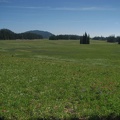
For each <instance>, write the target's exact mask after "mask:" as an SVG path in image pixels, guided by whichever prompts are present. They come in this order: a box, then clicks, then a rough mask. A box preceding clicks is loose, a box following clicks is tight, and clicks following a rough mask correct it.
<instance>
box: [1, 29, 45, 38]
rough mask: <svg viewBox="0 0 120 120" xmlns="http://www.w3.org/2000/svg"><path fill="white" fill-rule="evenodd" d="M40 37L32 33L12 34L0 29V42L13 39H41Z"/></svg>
mask: <svg viewBox="0 0 120 120" xmlns="http://www.w3.org/2000/svg"><path fill="white" fill-rule="evenodd" d="M42 38H43V37H42V36H41V35H37V34H34V33H29V32H25V33H19V34H17V33H14V32H12V31H11V30H8V29H1V30H0V40H14V39H30V40H31V39H42Z"/></svg>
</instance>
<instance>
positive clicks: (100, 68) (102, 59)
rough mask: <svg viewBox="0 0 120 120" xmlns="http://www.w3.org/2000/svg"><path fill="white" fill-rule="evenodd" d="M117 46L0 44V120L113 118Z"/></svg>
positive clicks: (118, 83)
mask: <svg viewBox="0 0 120 120" xmlns="http://www.w3.org/2000/svg"><path fill="white" fill-rule="evenodd" d="M118 117H120V45H118V44H117V43H114V44H113V43H107V42H105V41H91V44H90V45H82V44H79V41H77V40H70V41H67V40H56V41H54V40H53V41H50V40H29V41H27V40H25V41H24V40H23V41H22V40H9V41H7V40H4V41H0V119H5V120H41V119H43V120H44V119H51V120H52V119H56V120H59V119H60V120H61V119H62V120H64V119H80V120H87V119H90V120H98V119H109V118H110V119H118Z"/></svg>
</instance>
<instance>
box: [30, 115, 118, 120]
mask: <svg viewBox="0 0 120 120" xmlns="http://www.w3.org/2000/svg"><path fill="white" fill-rule="evenodd" d="M29 120H120V116H114V115H109V116H101V117H99V116H97V115H95V116H91V117H89V118H88V117H82V118H77V117H75V118H65V119H59V118H54V117H50V118H33V119H29Z"/></svg>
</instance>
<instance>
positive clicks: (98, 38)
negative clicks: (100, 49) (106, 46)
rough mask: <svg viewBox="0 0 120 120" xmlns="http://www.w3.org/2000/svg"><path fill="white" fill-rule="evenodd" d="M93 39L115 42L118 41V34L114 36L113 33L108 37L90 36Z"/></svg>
mask: <svg viewBox="0 0 120 120" xmlns="http://www.w3.org/2000/svg"><path fill="white" fill-rule="evenodd" d="M92 39H93V40H106V41H107V42H111V43H115V42H118V43H119V42H120V36H117V37H115V36H114V35H111V36H108V37H103V36H101V37H99V36H95V37H93V38H92Z"/></svg>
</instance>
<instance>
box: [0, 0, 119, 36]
mask: <svg viewBox="0 0 120 120" xmlns="http://www.w3.org/2000/svg"><path fill="white" fill-rule="evenodd" d="M1 28H8V29H11V30H12V31H14V32H17V33H20V32H25V31H28V30H43V31H49V32H51V33H53V34H55V35H57V34H77V35H82V34H83V33H84V32H87V33H89V34H90V36H92V37H94V36H101V35H102V36H109V35H116V36H120V0H0V29H1Z"/></svg>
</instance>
